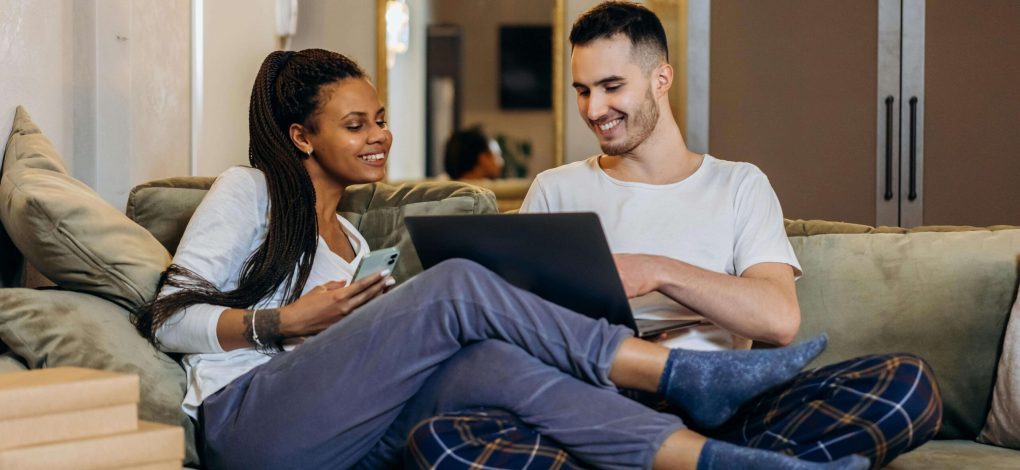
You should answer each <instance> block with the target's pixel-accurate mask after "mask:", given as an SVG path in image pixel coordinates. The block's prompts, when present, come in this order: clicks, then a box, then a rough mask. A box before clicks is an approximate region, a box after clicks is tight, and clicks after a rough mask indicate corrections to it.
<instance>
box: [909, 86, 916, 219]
mask: <svg viewBox="0 0 1020 470" xmlns="http://www.w3.org/2000/svg"><path fill="white" fill-rule="evenodd" d="M907 199H909V200H911V201H913V200H914V199H917V97H916V96H914V97H911V98H910V193H909V194H907Z"/></svg>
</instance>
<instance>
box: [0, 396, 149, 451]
mask: <svg viewBox="0 0 1020 470" xmlns="http://www.w3.org/2000/svg"><path fill="white" fill-rule="evenodd" d="M135 429H138V406H137V405H135V404H134V403H129V404H126V405H117V406H108V407H103V408H93V409H91V410H79V411H68V412H64V413H53V414H48V415H39V416H32V417H28V418H15V419H8V420H0V450H6V449H12V448H15V447H27V446H33V445H38V444H45V443H48V442H57V441H65V440H71V439H81V438H85V437H95V436H104V435H108V434H118V433H125V432H129V431H134V430H135Z"/></svg>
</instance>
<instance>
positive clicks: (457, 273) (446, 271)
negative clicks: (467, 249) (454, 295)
mask: <svg viewBox="0 0 1020 470" xmlns="http://www.w3.org/2000/svg"><path fill="white" fill-rule="evenodd" d="M422 274H424V275H426V276H428V277H430V278H433V279H435V280H437V281H439V283H440V284H441V285H446V286H450V287H452V288H457V287H458V286H464V285H465V283H466V282H470V281H479V280H488V279H493V278H498V277H499V276H497V275H496V274H495V273H493V272H492V271H490V270H489V269H488V268H486V267H484V266H482V265H480V264H478V263H476V262H474V261H471V260H466V259H463V258H453V259H448V260H446V261H443V262H441V263H439V264H437V265H435V266H433V267H431V268H429V269H427V270H426V271H425V272H423V273H422Z"/></svg>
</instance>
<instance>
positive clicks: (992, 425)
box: [978, 296, 1020, 449]
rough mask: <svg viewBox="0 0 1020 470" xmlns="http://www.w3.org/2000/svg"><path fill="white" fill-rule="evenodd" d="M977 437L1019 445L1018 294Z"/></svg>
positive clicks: (1019, 306) (1001, 444)
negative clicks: (985, 419)
mask: <svg viewBox="0 0 1020 470" xmlns="http://www.w3.org/2000/svg"><path fill="white" fill-rule="evenodd" d="M978 441H980V442H984V443H986V444H994V445H997V446H1002V447H1010V448H1013V449H1020V296H1018V297H1017V300H1016V302H1014V303H1013V310H1012V311H1011V312H1010V314H1009V326H1007V327H1006V339H1005V340H1004V341H1003V343H1002V356H1001V357H1000V358H999V371H998V378H997V379H996V380H995V391H994V392H992V409H991V410H989V412H988V420H987V421H985V427H984V429H982V430H981V435H979V436H978Z"/></svg>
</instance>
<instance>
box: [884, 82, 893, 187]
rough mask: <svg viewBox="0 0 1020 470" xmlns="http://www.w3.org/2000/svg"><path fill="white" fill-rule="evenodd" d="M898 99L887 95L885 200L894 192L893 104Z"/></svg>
mask: <svg viewBox="0 0 1020 470" xmlns="http://www.w3.org/2000/svg"><path fill="white" fill-rule="evenodd" d="M895 100H896V99H895V98H893V97H892V95H889V96H886V97H885V200H886V201H889V200H891V199H892V198H893V192H892V130H893V127H892V119H893V114H892V105H893V101H895Z"/></svg>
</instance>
